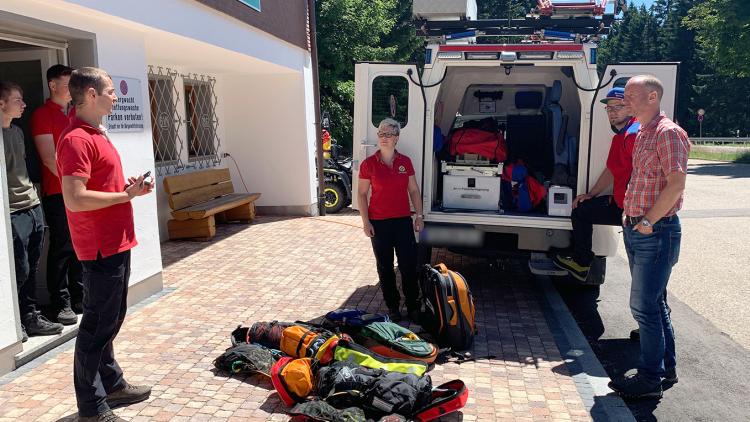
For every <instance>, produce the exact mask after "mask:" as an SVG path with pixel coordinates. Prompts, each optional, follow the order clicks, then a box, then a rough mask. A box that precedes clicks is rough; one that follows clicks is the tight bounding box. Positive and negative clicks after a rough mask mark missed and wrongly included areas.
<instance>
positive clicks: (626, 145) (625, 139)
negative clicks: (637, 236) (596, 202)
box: [607, 118, 640, 209]
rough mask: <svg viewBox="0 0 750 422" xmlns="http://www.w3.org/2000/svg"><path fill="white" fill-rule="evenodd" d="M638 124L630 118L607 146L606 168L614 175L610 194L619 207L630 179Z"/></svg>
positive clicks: (623, 200)
mask: <svg viewBox="0 0 750 422" xmlns="http://www.w3.org/2000/svg"><path fill="white" fill-rule="evenodd" d="M638 128H640V124H639V123H638V122H637V121H636V120H635V118H633V119H631V120H630V121H629V122H628V124H627V125H625V127H624V128H622V129H620V131H619V132H618V133H616V134H615V136H614V137H612V145H610V147H609V156H608V157H607V168H608V169H609V171H611V172H612V176H614V179H615V181H614V183H613V186H612V196H614V198H615V203H616V204H617V206H618V207H620V209H622V208H623V203H624V202H625V191H626V190H627V188H628V182H629V181H630V173H632V172H633V147H634V146H635V137H636V135H637V134H638Z"/></svg>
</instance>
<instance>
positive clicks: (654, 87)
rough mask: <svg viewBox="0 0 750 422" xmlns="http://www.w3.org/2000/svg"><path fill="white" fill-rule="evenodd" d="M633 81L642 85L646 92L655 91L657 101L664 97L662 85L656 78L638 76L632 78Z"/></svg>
mask: <svg viewBox="0 0 750 422" xmlns="http://www.w3.org/2000/svg"><path fill="white" fill-rule="evenodd" d="M633 79H635V82H636V83H639V84H643V86H645V87H646V91H648V92H652V91H656V97H657V98H658V99H659V100H661V98H662V97H663V96H664V85H663V84H662V83H661V81H660V80H659V79H658V78H657V77H656V76H652V75H638V76H634V77H633Z"/></svg>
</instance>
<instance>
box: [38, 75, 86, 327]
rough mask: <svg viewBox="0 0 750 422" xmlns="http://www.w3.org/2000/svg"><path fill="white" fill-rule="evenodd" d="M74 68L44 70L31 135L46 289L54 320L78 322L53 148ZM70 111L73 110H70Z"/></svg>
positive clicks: (78, 295)
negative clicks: (45, 90) (43, 229)
mask: <svg viewBox="0 0 750 422" xmlns="http://www.w3.org/2000/svg"><path fill="white" fill-rule="evenodd" d="M72 72H73V69H71V68H69V67H67V66H63V65H61V64H56V65H54V66H52V67H50V68H49V69H47V85H48V87H49V93H50V97H49V99H47V101H46V102H45V103H44V105H42V106H41V107H39V108H37V109H36V110H35V111H34V114H33V115H32V116H31V135H32V136H33V137H34V144H35V145H36V150H37V152H38V153H39V158H40V161H41V162H42V164H43V166H42V206H43V207H44V216H45V218H46V220H47V225H48V226H49V233H50V237H49V252H48V254H47V291H48V292H49V296H50V302H51V304H52V306H53V307H54V308H55V315H57V322H59V323H61V324H63V325H72V324H75V323H76V322H77V319H78V318H77V316H76V314H75V312H73V308H74V307H75V308H76V310H78V311H79V313H80V312H82V311H83V310H82V309H81V300H82V296H83V286H82V283H81V277H82V276H81V263H80V262H79V261H78V258H76V254H75V251H74V250H73V243H72V242H71V241H70V230H69V229H68V218H67V216H66V214H65V204H64V203H63V196H62V187H61V186H60V178H59V177H57V163H56V159H55V147H56V146H57V143H58V142H59V141H60V135H61V134H62V132H63V130H65V128H67V127H68V125H69V124H70V117H69V115H68V113H69V111H70V107H69V106H70V90H69V89H68V83H69V81H70V74H71V73H72ZM71 114H73V113H71Z"/></svg>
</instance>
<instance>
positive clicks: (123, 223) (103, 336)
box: [57, 67, 152, 422]
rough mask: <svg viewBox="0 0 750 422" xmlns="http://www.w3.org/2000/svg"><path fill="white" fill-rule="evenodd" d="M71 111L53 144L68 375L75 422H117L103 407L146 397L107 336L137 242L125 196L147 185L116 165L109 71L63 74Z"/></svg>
mask: <svg viewBox="0 0 750 422" xmlns="http://www.w3.org/2000/svg"><path fill="white" fill-rule="evenodd" d="M69 86H70V95H71V97H72V99H73V104H74V105H75V107H76V117H75V118H74V119H72V120H71V124H70V126H69V127H68V128H67V129H66V130H65V131H64V132H63V134H62V138H61V139H60V141H59V143H58V145H57V173H58V174H59V175H60V180H61V182H62V194H63V199H64V201H65V207H66V209H67V215H68V222H69V223H70V235H71V239H72V241H73V248H74V249H75V252H76V255H77V256H78V259H79V260H80V261H81V264H82V266H83V317H82V318H81V324H80V328H79V332H78V337H77V339H76V346H75V357H74V368H73V379H74V383H75V391H76V400H77V402H78V415H79V420H81V421H108V422H111V421H122V420H123V419H120V418H118V417H117V416H115V415H114V413H112V410H111V408H114V407H116V406H119V405H123V404H131V403H137V402H140V401H143V400H146V399H147V398H148V397H149V395H150V394H151V388H150V387H147V386H134V385H131V384H129V383H128V382H127V381H125V378H124V376H123V373H122V369H120V366H119V365H118V363H117V360H116V359H115V351H114V346H113V344H112V343H113V341H114V339H115V337H116V336H117V333H118V332H119V330H120V327H121V326H122V323H123V321H124V319H125V313H126V310H127V296H128V280H129V278H130V250H131V249H132V248H133V247H135V246H136V245H137V241H136V239H135V227H134V223H133V207H132V204H131V202H130V201H131V200H133V198H135V197H137V196H141V195H146V194H148V193H150V192H151V191H152V185H151V184H150V183H146V181H145V180H144V178H143V176H139V177H138V178H134V177H130V178H129V179H128V180H127V182H126V180H125V177H124V175H123V171H122V162H121V160H120V155H119V153H118V152H117V150H116V149H115V147H114V145H113V144H112V142H111V141H110V139H109V137H108V136H107V133H106V130H105V129H104V127H103V126H102V124H101V122H102V119H103V118H104V117H105V116H107V115H109V114H111V113H112V109H113V107H114V105H115V103H116V102H117V95H116V94H115V88H114V86H113V85H112V79H111V78H110V76H109V75H108V74H107V73H106V72H105V71H104V70H101V69H97V68H92V67H84V68H81V69H78V70H75V71H73V73H72V74H71V77H70V85H69Z"/></svg>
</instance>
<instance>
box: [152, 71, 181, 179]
mask: <svg viewBox="0 0 750 422" xmlns="http://www.w3.org/2000/svg"><path fill="white" fill-rule="evenodd" d="M177 76H178V75H177V73H176V72H173V71H171V70H170V69H164V68H162V67H156V68H154V67H153V66H149V68H148V97H149V104H150V106H151V107H150V108H151V135H152V139H153V147H154V160H155V161H156V165H157V171H158V172H159V174H163V173H166V174H169V173H172V172H173V171H176V170H178V169H180V168H182V160H181V158H180V156H181V154H182V149H183V142H182V139H181V137H180V127H181V125H182V119H180V116H179V115H178V114H177V101H178V100H179V92H178V91H177V89H176V88H175V81H176V80H177Z"/></svg>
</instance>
